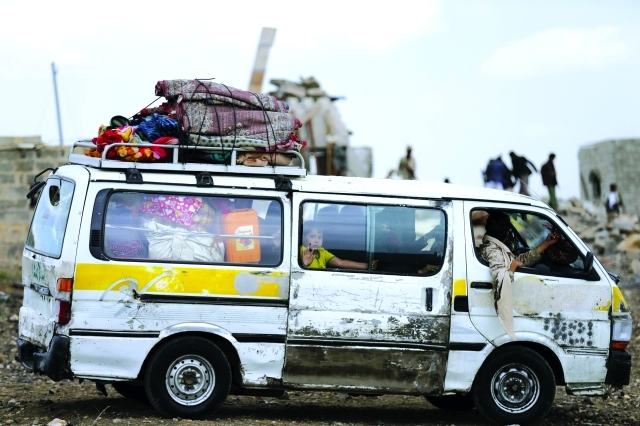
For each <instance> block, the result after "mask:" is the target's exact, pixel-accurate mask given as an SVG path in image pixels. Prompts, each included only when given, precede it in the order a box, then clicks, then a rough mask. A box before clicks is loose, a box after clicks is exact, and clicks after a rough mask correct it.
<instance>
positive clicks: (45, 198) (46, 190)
mask: <svg viewBox="0 0 640 426" xmlns="http://www.w3.org/2000/svg"><path fill="white" fill-rule="evenodd" d="M54 181H57V182H56V184H54V183H53V182H54ZM62 182H66V183H68V184H69V185H71V191H70V192H69V194H68V195H67V197H68V199H69V202H68V205H67V209H66V211H63V217H64V227H63V228H62V229H59V231H60V232H61V238H60V240H59V245H58V247H57V248H58V250H57V252H56V253H54V252H48V251H45V250H42V249H38V248H36V247H35V246H34V245H31V244H29V240H31V239H32V236H33V231H34V224H36V222H37V218H38V214H39V213H40V214H41V213H42V212H40V209H41V208H42V206H43V205H44V203H45V202H49V201H50V195H51V194H50V193H51V188H52V187H53V186H54V185H56V186H57V187H58V188H59V190H58V193H60V188H61V187H62ZM75 191H76V184H75V182H74V181H73V180H71V179H69V178H65V177H64V176H59V175H55V176H52V177H49V178H48V179H47V184H46V185H45V186H44V187H43V188H42V190H41V191H40V194H39V196H38V202H37V204H36V207H35V210H34V212H33V216H32V218H31V224H30V225H29V232H28V233H27V238H26V241H25V248H27V249H28V250H31V251H33V252H34V253H38V254H40V255H43V256H46V257H49V258H52V259H60V258H61V257H62V251H63V248H64V241H65V238H66V236H67V228H68V226H69V217H70V215H71V206H72V204H73V198H74V196H75ZM58 201H61V199H60V200H58ZM58 206H59V203H58V204H56V205H54V207H58ZM58 210H60V209H58ZM52 229H55V227H54V228H52Z"/></svg>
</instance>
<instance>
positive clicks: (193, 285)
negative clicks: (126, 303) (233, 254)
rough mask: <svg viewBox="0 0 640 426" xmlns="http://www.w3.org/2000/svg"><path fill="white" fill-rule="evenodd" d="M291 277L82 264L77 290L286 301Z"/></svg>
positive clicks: (284, 274)
mask: <svg viewBox="0 0 640 426" xmlns="http://www.w3.org/2000/svg"><path fill="white" fill-rule="evenodd" d="M288 276H289V275H288V273H285V272H277V271H273V272H267V273H265V272H260V273H256V272H255V271H251V270H246V269H222V268H220V269H217V268H193V267H191V268H190V267H179V268H171V267H165V266H146V265H118V264H89V263H85V264H82V263H79V264H77V265H76V275H75V280H74V285H73V288H74V290H98V291H120V289H121V288H122V287H127V286H133V287H134V288H136V287H137V290H136V291H137V292H138V293H140V294H142V293H173V294H176V293H178V294H191V295H219V296H254V297H286V292H287V291H288ZM283 293H284V294H283Z"/></svg>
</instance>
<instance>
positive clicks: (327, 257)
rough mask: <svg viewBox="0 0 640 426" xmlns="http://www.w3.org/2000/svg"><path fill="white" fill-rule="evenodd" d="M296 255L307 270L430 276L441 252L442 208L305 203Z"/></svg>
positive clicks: (443, 242) (440, 256)
mask: <svg viewBox="0 0 640 426" xmlns="http://www.w3.org/2000/svg"><path fill="white" fill-rule="evenodd" d="M301 222H302V229H301V230H300V235H301V241H300V251H299V262H300V266H302V267H306V268H319V269H321V268H330V269H356V270H364V271H368V272H375V273H391V274H402V275H414V274H415V275H418V274H434V273H436V272H438V271H439V270H440V268H441V267H442V264H443V261H444V252H445V241H446V238H445V229H446V226H445V225H446V223H445V215H444V213H443V212H442V211H441V210H438V209H431V208H414V207H388V206H376V205H359V204H331V203H314V202H308V203H305V204H303V207H302V220H301Z"/></svg>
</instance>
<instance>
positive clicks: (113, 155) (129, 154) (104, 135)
mask: <svg viewBox="0 0 640 426" xmlns="http://www.w3.org/2000/svg"><path fill="white" fill-rule="evenodd" d="M92 142H93V143H94V144H96V148H95V149H94V148H92V149H89V150H88V151H87V152H86V153H85V154H86V155H88V156H90V157H102V152H103V151H104V149H105V147H106V146H107V145H110V144H115V143H124V142H127V143H135V144H138V143H143V142H145V141H143V140H142V138H141V137H140V135H139V134H137V132H136V127H135V126H122V127H118V128H113V129H108V128H107V127H105V126H100V128H99V129H98V137H95V138H93V139H92ZM152 143H153V144H154V145H177V144H178V139H177V138H175V137H171V136H160V137H158V138H156V139H155V140H154V141H153V142H152ZM166 156H167V152H166V150H164V149H163V148H161V147H160V146H152V147H138V146H124V145H120V146H116V147H115V148H114V149H110V150H109V151H107V155H106V157H107V158H108V159H110V160H122V161H157V160H160V159H162V158H164V157H166Z"/></svg>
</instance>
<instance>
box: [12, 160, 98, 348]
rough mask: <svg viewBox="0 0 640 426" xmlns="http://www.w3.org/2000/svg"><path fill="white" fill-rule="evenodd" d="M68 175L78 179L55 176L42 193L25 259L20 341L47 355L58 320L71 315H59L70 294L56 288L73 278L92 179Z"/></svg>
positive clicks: (77, 173) (84, 174)
mask: <svg viewBox="0 0 640 426" xmlns="http://www.w3.org/2000/svg"><path fill="white" fill-rule="evenodd" d="M59 170H60V172H61V173H64V171H65V170H64V169H59ZM66 171H67V172H70V171H74V172H75V173H69V174H70V176H68V177H65V176H62V175H61V173H60V174H57V175H51V176H50V177H49V178H48V179H47V183H46V185H45V186H44V187H43V189H42V190H41V191H40V195H39V200H38V204H37V206H36V209H35V211H34V213H33V219H32V221H31V227H30V229H29V234H28V236H27V241H26V243H25V249H24V251H23V255H22V277H23V279H22V281H23V285H24V286H25V289H24V300H23V306H22V307H21V308H20V323H19V337H20V338H21V339H23V340H24V341H27V342H30V343H32V344H34V345H36V346H38V347H40V348H44V349H49V344H50V342H51V339H52V337H53V335H54V332H55V328H56V324H57V323H59V322H60V321H61V318H60V315H65V316H67V315H68V314H69V312H68V309H66V308H63V310H64V311H65V312H62V313H61V312H60V309H61V306H63V307H64V306H66V307H67V308H68V306H69V305H68V303H69V293H63V292H60V291H59V290H58V288H57V285H56V284H57V282H58V280H59V279H65V278H66V279H69V278H73V274H74V269H75V260H76V252H77V248H78V232H79V227H80V221H81V217H82V210H83V205H84V201H85V195H86V192H87V185H88V179H89V174H88V172H87V171H86V170H85V169H84V168H80V167H75V168H72V169H71V168H69V169H66ZM67 319H68V318H67Z"/></svg>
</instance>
